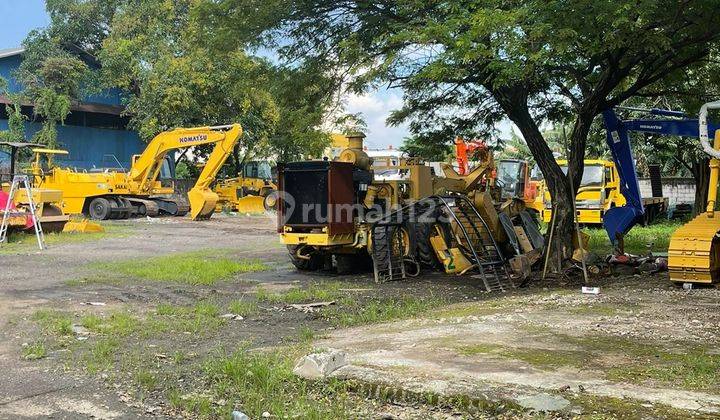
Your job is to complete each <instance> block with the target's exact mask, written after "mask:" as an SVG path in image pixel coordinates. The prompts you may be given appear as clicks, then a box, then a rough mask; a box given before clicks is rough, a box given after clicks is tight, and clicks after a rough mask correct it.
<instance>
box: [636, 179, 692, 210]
mask: <svg viewBox="0 0 720 420" xmlns="http://www.w3.org/2000/svg"><path fill="white" fill-rule="evenodd" d="M639 181H640V193H641V194H642V196H643V197H652V189H651V188H650V178H640V179H639ZM662 186H663V196H665V197H668V198H669V199H670V207H673V206H675V205H676V204H693V203H694V202H695V180H693V179H692V178H663V179H662Z"/></svg>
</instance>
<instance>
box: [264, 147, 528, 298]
mask: <svg viewBox="0 0 720 420" xmlns="http://www.w3.org/2000/svg"><path fill="white" fill-rule="evenodd" d="M363 139H364V135H360V134H359V135H350V136H348V138H347V142H348V147H347V148H346V149H345V150H343V151H342V152H341V153H339V155H338V157H337V159H335V160H329V159H326V160H322V161H304V162H292V163H287V164H284V165H279V168H278V197H279V198H278V233H279V234H280V239H281V242H282V243H283V244H285V245H286V246H287V248H288V251H289V254H290V259H291V261H292V263H293V264H294V265H295V266H296V267H297V268H298V269H300V270H317V269H322V268H332V267H334V268H336V269H337V271H338V272H340V273H343V272H348V271H351V270H353V269H354V268H357V267H358V266H359V265H361V264H362V263H363V262H367V263H371V264H372V267H373V271H374V274H375V278H376V280H377V281H387V280H394V279H399V278H403V277H405V276H406V275H412V274H413V273H416V272H417V271H418V270H420V267H430V266H434V267H438V266H439V267H442V268H443V269H444V270H445V271H446V272H448V273H464V272H469V271H473V272H475V273H477V274H478V275H479V276H480V278H481V279H482V281H483V283H484V285H485V287H486V288H487V289H488V290H495V289H497V288H503V287H504V286H503V284H507V283H504V282H505V281H509V275H508V271H507V264H506V263H507V261H508V260H509V259H511V258H514V257H518V256H525V254H527V253H528V252H531V251H533V250H537V249H538V248H539V247H541V246H542V244H541V243H539V242H542V237H541V236H540V234H539V232H537V227H536V226H535V224H534V223H533V222H532V220H531V218H530V217H529V215H528V214H527V212H524V211H519V212H516V213H511V211H512V210H515V208H514V207H508V208H505V209H502V210H500V209H499V207H498V206H496V205H495V203H494V201H493V200H492V198H491V195H492V189H493V188H492V187H493V184H492V178H493V177H492V174H493V171H494V167H495V166H494V163H493V161H492V155H491V154H488V157H487V159H485V160H484V161H483V162H482V163H481V164H479V165H478V166H477V167H475V168H474V169H472V170H471V171H470V172H469V173H467V174H466V175H460V174H459V173H458V172H457V171H455V170H454V169H453V168H452V165H449V164H445V165H443V168H442V169H443V171H444V172H445V174H444V175H445V176H444V177H439V176H434V175H433V174H432V169H431V167H430V166H427V165H425V163H424V162H422V161H421V160H419V159H414V158H405V157H398V156H386V157H383V156H376V157H375V158H374V159H376V160H377V161H376V162H374V161H373V158H371V157H370V156H369V155H368V153H366V152H365V151H364V150H363ZM381 172H383V174H381ZM386 174H391V176H385V175H386ZM520 236H522V238H520ZM538 238H539V241H538Z"/></svg>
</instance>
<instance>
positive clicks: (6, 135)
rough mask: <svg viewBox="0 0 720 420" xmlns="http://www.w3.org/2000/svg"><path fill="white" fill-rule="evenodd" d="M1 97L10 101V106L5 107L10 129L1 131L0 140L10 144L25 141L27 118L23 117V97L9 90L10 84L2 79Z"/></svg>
mask: <svg viewBox="0 0 720 420" xmlns="http://www.w3.org/2000/svg"><path fill="white" fill-rule="evenodd" d="M0 95H3V96H6V97H8V98H9V99H10V102H11V103H10V104H7V105H5V112H6V113H7V116H8V129H7V130H6V131H0V139H1V140H4V141H10V142H22V141H25V121H26V120H27V117H26V116H25V115H23V113H22V109H21V103H22V95H18V94H15V93H11V92H9V90H8V82H7V80H5V79H4V78H3V77H0Z"/></svg>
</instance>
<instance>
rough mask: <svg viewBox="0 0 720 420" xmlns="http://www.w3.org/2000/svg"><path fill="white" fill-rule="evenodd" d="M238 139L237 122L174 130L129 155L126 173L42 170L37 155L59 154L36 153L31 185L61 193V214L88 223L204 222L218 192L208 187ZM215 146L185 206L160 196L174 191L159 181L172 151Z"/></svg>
mask: <svg viewBox="0 0 720 420" xmlns="http://www.w3.org/2000/svg"><path fill="white" fill-rule="evenodd" d="M241 136H242V127H241V126H240V125H239V124H232V125H224V126H217V127H196V128H178V129H175V130H171V131H165V132H162V133H160V134H158V135H157V136H155V138H153V139H152V141H150V143H149V144H148V145H147V147H146V148H145V150H144V151H143V153H142V154H140V155H136V156H133V159H132V166H131V168H130V171H129V172H124V171H121V170H103V171H101V172H80V171H77V170H74V169H70V168H61V167H58V166H55V167H52V168H50V169H49V170H47V171H46V170H45V169H43V165H42V161H41V156H43V155H49V156H52V155H53V154H57V153H63V151H56V150H47V149H35V150H33V151H34V152H35V154H36V158H35V162H34V163H33V165H32V174H33V177H34V184H35V185H36V186H38V187H42V188H48V189H54V190H60V191H62V192H63V210H64V211H65V213H69V214H85V215H87V216H89V217H90V218H92V219H96V220H105V219H117V218H128V217H130V216H131V215H140V216H144V215H147V216H155V215H158V214H159V213H165V214H171V215H178V216H181V215H185V214H187V212H188V210H189V211H190V215H191V217H192V219H193V220H199V219H207V218H209V217H210V216H212V214H213V212H214V211H215V205H216V203H217V200H218V196H217V194H215V193H214V192H213V191H212V190H210V184H211V183H212V182H213V181H214V180H215V176H216V175H217V173H218V171H219V170H220V168H221V167H222V165H223V164H224V163H225V161H226V160H227V158H228V156H230V154H231V153H232V150H233V148H234V147H235V145H236V144H237V142H238V141H239V139H240V137H241ZM205 144H215V148H214V149H213V151H212V152H211V153H210V156H208V159H207V162H206V163H205V167H204V168H203V170H202V171H201V173H200V176H199V177H198V180H197V182H196V183H195V186H194V187H193V188H192V189H191V190H190V191H188V199H189V201H190V204H189V209H188V205H187V204H185V203H184V202H183V200H178V199H173V198H168V197H163V195H169V194H173V193H174V188H173V187H164V186H162V184H161V182H160V181H159V180H158V177H159V175H160V172H161V170H162V168H163V165H165V162H166V156H167V154H168V153H169V152H170V151H172V150H176V149H181V148H187V147H193V146H200V145H205Z"/></svg>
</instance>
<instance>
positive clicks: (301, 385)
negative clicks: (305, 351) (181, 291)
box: [173, 349, 349, 419]
mask: <svg viewBox="0 0 720 420" xmlns="http://www.w3.org/2000/svg"><path fill="white" fill-rule="evenodd" d="M289 353H290V354H289ZM293 353H294V352H292V351H291V352H288V351H287V349H286V350H285V351H283V352H269V353H265V352H248V351H247V350H244V349H243V350H239V351H237V352H235V353H232V354H229V355H220V356H218V357H214V358H211V359H210V360H209V361H208V362H206V363H205V364H204V366H203V371H204V374H205V375H206V381H207V383H208V384H209V387H208V391H209V393H210V394H211V396H212V401H218V400H220V401H224V402H225V405H224V406H222V407H217V406H214V405H211V404H207V402H208V400H209V398H208V397H209V396H207V395H191V396H187V397H185V398H183V397H182V396H181V397H178V396H177V395H176V396H175V397H174V398H173V400H174V401H176V403H180V405H181V406H182V407H183V409H184V410H185V411H187V412H189V413H192V414H193V415H195V416H200V417H215V416H220V415H223V416H224V415H226V413H228V412H230V411H231V410H232V409H234V408H236V409H239V410H241V411H243V412H244V413H246V414H247V415H248V416H250V417H251V418H260V417H261V415H262V413H263V412H265V411H267V412H269V413H270V414H271V415H272V416H273V417H276V418H304V419H326V418H349V413H348V404H347V401H346V399H347V395H346V392H344V389H343V388H342V387H341V386H337V385H336V384H331V386H327V384H323V390H322V392H320V390H319V389H316V388H315V387H314V385H313V384H309V383H307V382H305V381H304V380H302V379H301V378H299V377H297V376H295V375H294V374H293V373H292V366H293V358H294V356H295V354H293Z"/></svg>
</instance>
